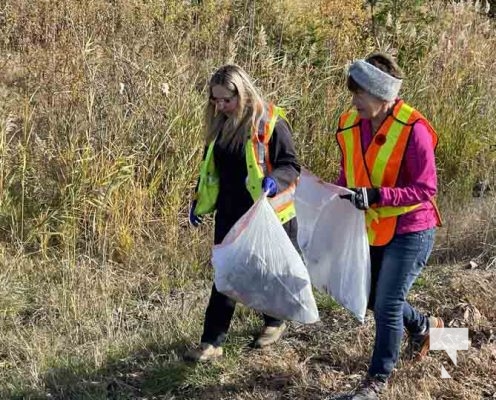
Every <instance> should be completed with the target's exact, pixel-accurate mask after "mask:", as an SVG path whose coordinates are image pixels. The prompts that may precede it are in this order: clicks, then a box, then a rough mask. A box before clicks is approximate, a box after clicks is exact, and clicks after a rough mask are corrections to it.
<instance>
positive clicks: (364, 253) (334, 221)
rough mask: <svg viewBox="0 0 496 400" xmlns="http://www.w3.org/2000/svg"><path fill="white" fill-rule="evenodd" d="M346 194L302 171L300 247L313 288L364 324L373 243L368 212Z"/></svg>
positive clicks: (298, 195) (298, 210) (298, 201)
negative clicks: (322, 292)
mask: <svg viewBox="0 0 496 400" xmlns="http://www.w3.org/2000/svg"><path fill="white" fill-rule="evenodd" d="M346 193H350V191H349V190H348V189H346V188H343V187H340V186H336V185H333V184H330V183H326V182H323V181H322V180H320V179H319V178H318V177H316V176H315V175H313V174H311V173H310V172H309V171H306V170H303V171H302V174H301V177H300V183H299V184H298V186H297V189H296V202H295V204H296V214H297V217H298V243H299V245H300V248H301V250H302V252H303V256H304V259H305V262H306V265H307V268H308V272H309V274H310V279H311V281H312V284H313V285H314V286H315V287H316V288H317V289H319V290H323V291H325V292H326V293H328V294H330V295H331V296H333V297H334V299H335V300H336V301H337V302H338V303H340V304H341V305H342V306H344V307H345V308H347V309H348V310H349V311H351V312H352V313H353V314H354V315H355V316H356V317H357V318H358V320H360V321H361V322H363V320H364V317H365V312H366V310H367V302H368V297H369V291H370V253H369V243H368V238H367V230H366V226H365V213H364V212H363V211H360V210H357V209H356V208H355V207H354V206H353V205H352V204H351V203H350V202H349V201H348V200H346V199H341V198H340V197H339V195H340V194H346Z"/></svg>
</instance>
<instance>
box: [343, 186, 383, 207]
mask: <svg viewBox="0 0 496 400" xmlns="http://www.w3.org/2000/svg"><path fill="white" fill-rule="evenodd" d="M350 190H352V191H353V192H354V193H349V194H340V195H339V197H341V198H342V199H347V200H349V201H351V204H353V205H354V206H355V207H356V208H358V209H359V210H368V208H369V207H370V206H371V205H372V204H374V203H377V202H378V201H379V200H380V198H381V195H380V192H379V189H377V188H364V187H361V188H350Z"/></svg>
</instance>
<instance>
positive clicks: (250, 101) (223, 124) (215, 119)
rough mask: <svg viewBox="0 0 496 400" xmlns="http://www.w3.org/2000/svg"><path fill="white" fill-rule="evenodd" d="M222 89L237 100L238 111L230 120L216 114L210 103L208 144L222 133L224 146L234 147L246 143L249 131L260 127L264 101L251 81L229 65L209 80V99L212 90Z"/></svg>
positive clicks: (235, 67) (221, 140)
mask: <svg viewBox="0 0 496 400" xmlns="http://www.w3.org/2000/svg"><path fill="white" fill-rule="evenodd" d="M217 85H220V86H223V87H224V88H225V89H227V90H229V91H230V92H231V93H232V94H233V95H236V96H237V97H238V107H237V108H236V110H235V112H234V113H233V114H231V115H229V116H226V115H224V114H223V113H220V112H217V110H216V106H215V104H212V103H211V102H210V101H209V102H208V104H207V107H206V110H205V127H206V132H205V140H206V142H207V144H208V143H211V142H212V141H213V140H215V138H216V137H217V135H218V134H219V133H221V132H222V135H221V136H220V138H219V140H220V142H221V143H231V144H232V145H233V146H235V145H238V144H240V143H244V141H245V136H246V132H247V130H251V127H252V126H258V124H259V123H260V120H261V118H262V116H263V111H264V101H263V99H262V97H261V95H260V94H259V92H258V91H257V89H256V88H255V85H254V84H253V82H252V80H251V78H250V77H249V76H248V74H247V73H246V72H245V71H244V70H243V69H242V68H241V67H239V66H237V65H233V64H228V65H224V66H222V67H220V68H219V69H218V70H217V71H216V72H215V73H214V74H213V75H212V78H211V79H210V82H209V84H208V96H209V99H210V98H211V97H212V87H214V86H217Z"/></svg>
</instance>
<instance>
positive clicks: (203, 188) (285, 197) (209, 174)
mask: <svg viewBox="0 0 496 400" xmlns="http://www.w3.org/2000/svg"><path fill="white" fill-rule="evenodd" d="M278 117H281V118H284V119H286V115H285V112H284V110H283V109H282V108H280V107H276V106H275V105H273V104H269V105H268V107H267V110H266V115H265V117H264V118H262V121H261V122H260V126H259V127H253V128H252V132H251V137H248V140H247V142H246V145H245V158H246V169H247V171H248V177H247V179H246V189H247V190H248V192H249V193H250V195H251V197H252V199H253V201H256V200H258V199H259V197H260V196H261V195H262V180H263V178H264V177H265V176H267V175H268V174H269V173H270V172H271V171H272V165H271V163H270V157H269V141H270V138H271V136H272V133H273V132H274V126H275V124H276V121H277V118H278ZM214 146H215V140H213V141H212V142H211V143H210V144H209V146H208V149H207V153H206V155H205V158H204V160H203V162H202V166H201V169H200V182H199V184H198V190H197V192H196V207H195V210H194V213H195V215H204V214H208V213H211V212H213V211H215V209H216V205H217V197H218V195H219V189H220V188H219V175H218V172H217V169H216V167H215V162H214ZM295 190H296V184H295V183H294V184H292V185H290V186H289V187H288V188H287V189H286V190H284V191H283V192H281V193H279V194H277V195H276V196H275V197H273V198H270V199H269V202H270V204H271V205H272V207H273V208H274V211H275V212H276V214H277V216H278V217H279V220H280V221H281V223H285V222H288V221H289V220H291V219H292V218H294V217H295V216H296V209H295V205H294V195H295Z"/></svg>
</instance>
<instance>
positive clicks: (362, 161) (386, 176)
mask: <svg viewBox="0 0 496 400" xmlns="http://www.w3.org/2000/svg"><path fill="white" fill-rule="evenodd" d="M418 120H422V121H423V122H424V123H425V124H426V126H427V127H428V129H429V131H430V133H431V135H432V139H433V145H434V148H435V146H436V144H437V134H436V132H435V131H434V129H433V128H432V127H431V126H430V124H429V123H428V122H427V120H426V119H425V118H424V117H423V116H422V115H421V114H420V113H419V112H418V111H416V110H414V109H413V108H412V107H410V106H409V105H407V104H405V103H404V102H403V101H401V100H400V101H398V102H397V104H396V105H395V107H394V109H393V112H392V114H391V115H389V116H388V117H387V118H386V120H385V121H384V122H383V123H382V125H381V127H380V128H379V131H378V132H377V133H376V134H375V135H374V138H373V140H372V142H371V143H370V145H369V147H368V148H367V150H366V151H365V152H363V149H362V143H361V134H360V117H359V115H358V112H356V111H352V112H349V113H346V114H343V115H342V116H341V118H340V120H339V130H338V133H337V139H338V143H339V145H340V147H341V151H342V153H343V159H344V172H345V177H346V183H347V186H348V187H394V186H395V185H396V181H397V178H398V174H399V170H400V167H401V162H402V160H403V157H404V154H405V151H406V146H407V144H408V139H409V137H410V133H411V131H412V127H413V124H414V123H415V122H417V121H418ZM378 137H379V138H381V137H382V140H378ZM419 206H420V204H415V205H412V206H404V207H377V206H372V208H370V209H369V210H367V212H366V222H367V232H368V236H369V243H370V244H371V245H372V246H383V245H386V244H387V243H389V242H390V241H391V239H392V238H393V236H394V233H395V231H396V223H397V217H398V216H399V215H402V214H405V213H407V212H410V211H412V210H414V209H415V208H417V207H419Z"/></svg>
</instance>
